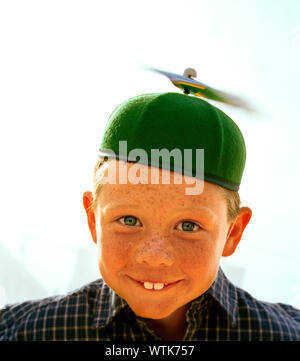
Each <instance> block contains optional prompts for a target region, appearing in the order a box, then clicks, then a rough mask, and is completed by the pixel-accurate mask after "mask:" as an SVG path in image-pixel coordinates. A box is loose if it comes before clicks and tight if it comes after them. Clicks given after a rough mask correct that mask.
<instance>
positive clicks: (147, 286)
mask: <svg viewBox="0 0 300 361" xmlns="http://www.w3.org/2000/svg"><path fill="white" fill-rule="evenodd" d="M144 287H145V288H147V290H152V288H153V283H152V282H144Z"/></svg>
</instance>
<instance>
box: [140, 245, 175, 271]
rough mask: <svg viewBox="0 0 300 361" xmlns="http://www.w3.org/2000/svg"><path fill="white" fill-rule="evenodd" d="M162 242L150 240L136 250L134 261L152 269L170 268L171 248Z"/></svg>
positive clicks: (171, 259)
mask: <svg viewBox="0 0 300 361" xmlns="http://www.w3.org/2000/svg"><path fill="white" fill-rule="evenodd" d="M167 243H168V242H165V241H163V240H155V239H151V240H149V241H146V242H144V243H143V244H142V245H140V247H138V249H137V250H136V261H137V262H138V263H147V264H149V265H150V266H152V267H159V266H171V265H172V264H173V263H174V260H175V258H174V253H173V250H172V247H170V245H168V244H167Z"/></svg>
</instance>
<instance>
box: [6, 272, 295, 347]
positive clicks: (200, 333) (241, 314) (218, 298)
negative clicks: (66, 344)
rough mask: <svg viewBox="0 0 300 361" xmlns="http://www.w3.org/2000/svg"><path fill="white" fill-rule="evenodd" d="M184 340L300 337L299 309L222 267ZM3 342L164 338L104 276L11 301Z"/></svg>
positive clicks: (192, 312) (194, 309)
mask: <svg viewBox="0 0 300 361" xmlns="http://www.w3.org/2000/svg"><path fill="white" fill-rule="evenodd" d="M186 319H187V322H188V327H187V330H186V334H185V336H184V339H183V340H184V341H194V340H195V341H203V340H207V341H219V340H220V341H224V340H228V341H264V340H265V341H288V340H290V341H300V310H298V309H296V308H294V307H292V306H289V305H286V304H283V303H269V302H261V301H258V300H257V299H255V298H254V297H252V296H251V295H250V294H248V293H247V292H245V291H243V290H242V289H240V288H238V287H235V286H234V285H233V284H232V283H231V282H230V281H229V280H228V279H227V278H226V277H225V275H224V273H223V271H222V270H221V268H219V271H218V274H217V277H216V279H215V281H214V283H213V284H212V285H211V287H210V288H209V289H208V290H207V291H206V292H205V293H204V294H203V295H201V296H200V297H198V298H197V299H195V300H194V301H193V302H192V303H191V306H190V308H189V310H188V312H187V315H186ZM0 340H1V341H5V340H8V341H9V340H16V341H18V340H20V341H21V340H22V341H23V340H24V341H26V340H54V341H55V340H70V341H76V340H86V341H88V340H95V341H96V340H98V341H148V342H153V341H162V338H161V337H159V336H158V335H157V334H155V332H154V331H153V330H152V329H150V328H149V326H147V324H146V323H145V321H144V320H143V319H142V318H140V317H138V316H136V315H135V314H134V313H133V312H132V310H131V309H130V308H129V306H128V305H127V303H126V301H125V300H124V299H122V298H120V297H119V296H118V295H117V294H116V293H115V292H113V291H112V290H111V289H110V288H109V287H108V286H107V285H106V284H105V283H104V281H103V280H102V279H99V280H97V281H95V282H92V283H90V284H88V285H86V286H84V287H82V288H80V289H78V290H76V291H74V292H70V293H68V294H67V295H64V296H55V297H49V298H45V299H42V300H35V301H27V302H23V303H19V304H13V305H7V306H6V307H5V308H4V309H2V310H1V311H0Z"/></svg>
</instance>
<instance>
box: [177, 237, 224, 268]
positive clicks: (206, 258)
mask: <svg viewBox="0 0 300 361" xmlns="http://www.w3.org/2000/svg"><path fill="white" fill-rule="evenodd" d="M177 255H178V259H179V262H180V264H181V267H182V269H185V270H186V272H190V271H191V272H192V273H194V272H197V270H199V271H203V270H204V269H208V268H209V267H210V266H211V265H212V264H214V263H215V260H216V259H217V252H216V249H215V248H214V247H212V245H211V244H210V243H209V242H206V241H203V242H201V241H199V240H197V241H196V242H190V243H189V244H188V245H183V246H182V247H180V248H177Z"/></svg>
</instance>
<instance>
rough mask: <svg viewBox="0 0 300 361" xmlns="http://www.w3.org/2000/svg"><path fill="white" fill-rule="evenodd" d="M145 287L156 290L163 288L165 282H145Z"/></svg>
mask: <svg viewBox="0 0 300 361" xmlns="http://www.w3.org/2000/svg"><path fill="white" fill-rule="evenodd" d="M144 287H145V288H146V289H147V290H152V289H153V288H154V289H155V290H161V289H163V288H164V284H163V283H152V282H144Z"/></svg>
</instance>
